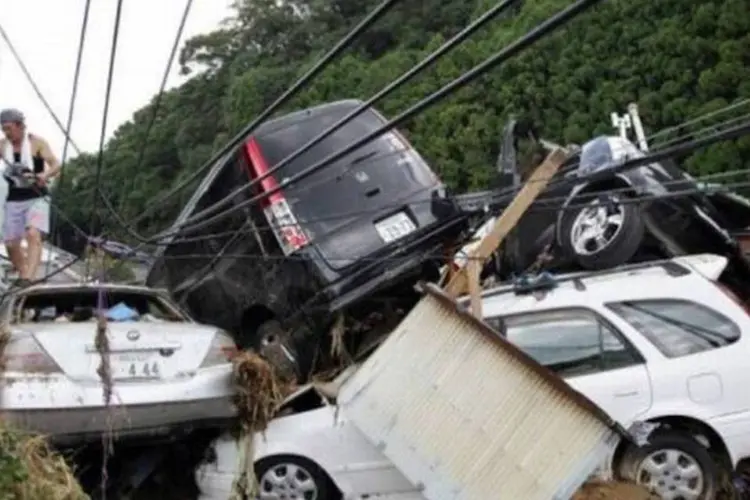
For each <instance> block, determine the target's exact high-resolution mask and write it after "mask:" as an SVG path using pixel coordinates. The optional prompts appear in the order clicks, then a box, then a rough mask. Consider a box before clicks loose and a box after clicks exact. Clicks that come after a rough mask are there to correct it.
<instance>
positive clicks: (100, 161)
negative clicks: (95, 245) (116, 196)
mask: <svg viewBox="0 0 750 500" xmlns="http://www.w3.org/2000/svg"><path fill="white" fill-rule="evenodd" d="M122 1H123V0H117V10H116V11H115V25H114V28H113V30H112V47H111V49H110V53H109V70H108V72H107V87H106V90H105V92H104V110H103V111H102V129H101V135H100V136H99V153H98V155H97V159H96V172H95V174H94V192H93V198H92V203H91V215H90V217H89V223H88V228H89V231H90V230H92V229H93V227H94V226H93V223H94V221H95V220H96V218H97V217H96V216H97V209H96V208H97V205H98V203H97V202H98V199H99V193H100V191H101V180H102V167H103V165H104V140H105V139H106V137H107V118H108V116H109V100H110V97H111V95H112V80H113V79H114V78H113V77H114V72H115V58H116V56H117V41H118V38H119V36H120V20H121V17H122Z"/></svg>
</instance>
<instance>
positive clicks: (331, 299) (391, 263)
mask: <svg viewBox="0 0 750 500" xmlns="http://www.w3.org/2000/svg"><path fill="white" fill-rule="evenodd" d="M466 222H467V216H466V215H463V214H461V215H457V216H455V217H453V218H451V219H448V220H443V221H441V222H440V223H437V224H434V225H432V226H430V227H428V228H426V230H425V231H422V232H420V233H419V234H417V235H414V236H411V237H409V238H406V239H405V240H404V241H402V242H399V243H398V244H397V246H393V247H389V248H388V249H387V250H386V251H385V252H383V253H381V254H378V255H373V256H370V257H368V258H367V259H364V260H363V263H362V264H361V265H360V266H358V267H355V268H354V269H351V270H348V272H347V273H346V274H344V275H343V276H342V277H341V278H340V279H338V280H336V281H334V282H333V283H332V284H330V285H328V286H327V287H326V288H325V294H326V296H327V297H328V310H330V311H336V310H339V309H341V308H343V307H346V306H347V305H349V304H352V303H354V302H357V301H358V300H360V299H361V298H363V297H365V296H367V295H369V294H371V293H373V292H374V291H376V290H378V289H383V288H387V287H388V286H390V285H393V284H395V283H397V282H398V281H400V280H401V279H403V278H404V277H406V276H408V275H409V274H412V273H416V272H418V271H419V270H420V266H421V264H422V263H423V262H425V261H427V260H430V259H434V258H435V256H436V254H437V253H439V252H441V251H442V249H443V246H444V245H445V244H446V243H448V241H446V235H450V234H452V233H455V234H458V233H459V232H460V231H461V230H462V229H464V228H465V225H466ZM415 284H416V283H415Z"/></svg>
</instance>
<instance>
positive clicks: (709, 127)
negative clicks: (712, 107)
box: [654, 113, 750, 147]
mask: <svg viewBox="0 0 750 500" xmlns="http://www.w3.org/2000/svg"><path fill="white" fill-rule="evenodd" d="M744 120H750V113H745V114H744V115H740V116H736V117H734V118H730V119H728V120H725V121H723V122H720V123H717V124H714V125H706V126H705V127H703V128H701V129H698V130H696V131H695V132H688V133H685V134H682V135H679V136H677V137H673V138H672V139H668V140H665V141H662V142H657V143H655V144H654V147H664V146H669V145H672V144H678V143H680V142H682V141H686V140H690V139H691V138H693V137H696V136H699V135H702V134H704V133H708V132H711V131H714V130H716V128H717V127H719V126H727V125H731V124H734V123H737V122H742V121H744Z"/></svg>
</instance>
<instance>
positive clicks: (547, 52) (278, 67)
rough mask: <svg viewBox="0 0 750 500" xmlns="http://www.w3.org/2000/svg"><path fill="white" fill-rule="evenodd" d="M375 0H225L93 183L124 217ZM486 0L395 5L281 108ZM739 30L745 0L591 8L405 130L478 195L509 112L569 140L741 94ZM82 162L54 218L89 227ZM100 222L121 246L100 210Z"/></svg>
mask: <svg viewBox="0 0 750 500" xmlns="http://www.w3.org/2000/svg"><path fill="white" fill-rule="evenodd" d="M376 3H378V2H377V1H376V0H287V1H285V2H283V3H281V2H276V1H275V0H239V1H238V2H237V4H236V7H235V11H234V16H233V17H232V18H231V19H229V20H228V21H227V23H226V24H225V25H224V26H223V27H222V28H221V29H220V30H218V31H215V32H213V33H207V34H205V35H201V36H198V37H195V38H193V39H191V40H189V41H188V42H187V43H186V44H185V45H184V47H183V50H182V53H181V60H180V63H181V65H182V70H183V71H184V72H185V73H190V74H192V75H193V76H192V78H191V79H190V80H189V81H188V82H187V83H186V84H184V85H183V86H181V87H179V88H177V89H175V90H172V91H170V92H168V93H167V94H166V95H165V96H164V98H163V100H162V104H161V107H160V110H159V113H158V116H157V119H156V122H155V125H154V127H153V129H152V130H151V132H150V135H149V137H148V141H147V143H146V144H145V149H144V140H145V134H146V131H147V129H148V123H149V121H150V120H151V115H152V113H153V105H154V103H153V102H152V103H151V104H150V105H148V106H146V107H144V108H143V109H141V110H139V111H138V112H136V113H135V115H134V116H133V119H132V120H131V121H130V122H127V123H125V124H123V125H122V126H121V127H120V128H119V129H118V130H117V132H116V134H115V135H114V138H113V139H112V140H111V141H110V142H109V143H108V145H107V149H106V151H105V155H104V176H103V177H104V190H105V192H106V193H108V194H109V196H111V198H112V200H113V203H114V205H115V207H116V208H118V210H119V211H120V213H121V214H122V215H123V217H124V218H125V219H131V218H133V217H134V216H136V215H137V214H139V213H140V212H142V211H143V210H144V209H145V208H147V207H148V205H149V202H150V200H152V199H154V197H156V196H157V195H158V194H159V193H163V192H165V191H166V190H168V188H170V187H171V186H174V185H176V184H177V183H179V182H181V181H182V180H183V179H184V178H186V177H187V176H188V175H189V174H190V173H191V172H193V171H195V169H197V168H199V167H200V166H201V165H202V164H203V163H204V162H205V161H206V160H207V159H208V158H210V156H211V154H212V152H215V151H216V150H218V148H220V147H221V146H222V145H223V144H224V143H226V142H227V140H228V139H229V138H231V137H232V136H233V135H234V134H235V133H236V132H237V131H238V130H240V128H241V127H242V126H243V125H245V124H246V123H247V122H249V121H250V120H251V119H252V118H253V117H255V116H256V115H257V114H258V113H259V112H260V111H261V110H262V109H263V108H264V107H266V106H267V105H268V104H270V103H271V102H273V100H274V99H275V98H276V97H278V96H279V95H280V94H281V93H282V92H283V91H284V89H285V88H286V87H287V86H288V85H290V84H291V83H292V82H293V81H294V80H295V79H296V78H297V77H298V76H300V75H301V74H302V73H303V72H304V71H305V70H307V69H308V68H309V67H310V66H311V65H312V64H313V62H314V61H315V60H316V59H317V58H318V57H320V56H321V55H322V54H323V53H324V52H325V51H326V50H327V49H328V48H330V47H332V46H333V45H334V43H335V42H336V41H337V40H338V39H339V38H340V37H341V36H343V35H344V34H345V33H346V32H347V31H348V30H349V29H351V28H352V27H353V26H354V25H355V24H356V23H357V22H359V20H361V19H362V18H363V17H364V16H365V15H366V14H367V12H369V10H370V9H372V8H373V7H374V5H375V4H376ZM495 3H496V2H495V1H494V0H464V1H450V2H448V1H445V0H421V1H419V2H413V1H410V0H404V1H402V2H400V4H399V6H398V7H396V8H394V9H393V10H392V11H391V12H389V13H388V14H387V15H386V16H385V17H384V18H383V19H382V20H381V21H380V22H379V23H378V24H377V25H376V26H375V27H373V28H371V29H370V30H369V31H368V32H367V33H365V34H364V35H363V36H361V37H360V38H359V39H358V41H357V42H356V43H355V44H354V45H353V46H352V47H350V48H349V49H348V50H347V51H346V53H345V54H344V55H343V56H342V57H340V58H339V59H338V60H337V62H336V63H335V64H333V65H332V66H331V67H329V68H328V69H327V70H326V71H325V72H324V73H323V74H322V75H320V77H319V78H317V79H316V80H315V82H314V83H313V84H312V85H310V86H309V87H308V88H307V89H306V90H305V91H304V92H303V93H301V94H300V95H299V96H298V97H297V98H295V99H294V101H293V102H291V103H290V104H289V105H288V106H287V107H286V110H290V109H298V108H302V107H306V106H309V105H312V104H316V103H320V102H324V101H331V100H335V99H340V98H350V97H360V98H366V97H369V96H370V95H372V94H373V93H375V92H376V91H378V90H380V89H381V88H382V87H383V86H385V85H386V84H387V83H389V82H390V81H391V80H393V79H394V78H395V77H397V76H398V75H400V74H401V73H403V72H404V71H406V70H408V69H410V68H411V67H413V65H414V64H415V63H416V62H417V61H419V60H420V59H421V58H423V57H425V56H426V55H427V54H429V53H430V52H431V51H433V50H435V49H436V48H437V47H439V46H440V45H441V44H442V43H443V42H444V41H445V40H447V39H448V38H450V37H451V36H452V35H454V34H455V33H457V32H458V31H460V30H461V29H462V28H463V27H464V26H465V25H466V24H467V23H468V22H470V21H471V20H472V19H475V18H476V17H478V16H479V15H481V14H482V13H483V12H484V11H485V10H487V9H488V8H489V7H490V6H492V5H494V4H495ZM569 3H570V0H538V1H535V2H528V1H523V0H519V1H517V2H516V4H515V5H514V7H513V8H511V9H510V10H509V11H507V12H506V13H505V14H503V15H502V16H501V17H500V18H499V19H497V20H495V21H494V22H493V23H491V24H490V25H488V26H487V27H486V28H484V29H483V30H482V31H481V32H480V33H478V34H477V35H476V36H474V37H472V39H471V40H469V41H467V42H465V43H464V44H463V45H461V46H460V47H458V48H457V49H455V50H453V51H452V52H451V53H450V54H449V55H448V56H446V57H445V58H443V59H442V60H441V61H440V62H439V63H438V64H436V65H435V66H434V67H432V68H431V69H430V70H428V71H426V72H424V73H423V74H422V76H420V77H418V78H415V79H414V80H413V81H412V82H411V83H410V84H408V85H406V86H405V87H404V88H403V89H401V90H399V91H397V92H395V93H394V94H392V96H390V97H388V98H387V99H385V100H384V101H383V102H381V103H379V104H378V107H379V108H380V109H381V110H382V111H383V112H384V113H385V114H386V115H390V116H393V115H394V114H396V113H398V112H400V111H403V110H405V109H406V108H408V107H409V106H410V105H412V104H414V103H415V102H417V101H418V100H419V99H421V98H423V97H424V96H426V95H428V94H430V93H431V92H433V91H435V90H436V89H438V88H439V87H440V86H441V85H443V84H445V83H447V82H448V81H450V80H452V79H453V78H455V77H457V76H459V75H460V74H462V73H463V72H465V71H466V70H468V69H469V68H471V67H472V66H474V65H476V64H477V63H479V62H481V61H483V60H484V59H485V58H486V57H488V56H489V55H491V54H493V53H494V52H496V51H498V50H499V49H501V48H502V47H503V46H505V45H507V44H508V43H510V42H511V41H513V40H515V39H516V38H518V37H519V36H521V35H522V34H523V33H524V32H525V31H527V30H528V29H529V28H531V27H533V26H534V25H535V24H536V23H538V22H539V21H540V20H542V19H544V18H546V17H548V16H549V15H551V14H553V13H554V12H556V11H558V10H560V9H562V8H563V7H565V6H566V5H567V4H569ZM748 26H750V0H706V1H703V2H689V1H686V0H660V1H658V2H655V1H652V0H609V1H606V2H602V3H601V4H600V5H599V6H598V7H596V8H594V9H591V10H590V11H589V12H588V13H586V14H584V15H582V16H580V17H579V18H577V19H576V20H575V21H574V22H572V23H570V24H569V25H568V26H567V27H565V28H564V29H562V30H560V31H559V32H558V33H557V34H556V35H555V36H552V37H549V38H547V39H545V40H544V41H543V42H541V43H539V44H537V45H535V46H533V47H532V48H531V49H529V50H527V51H525V52H524V53H523V54H522V55H520V56H519V57H516V58H514V59H511V60H509V61H508V62H506V63H505V64H502V65H500V66H499V67H497V68H495V69H493V70H492V71H491V72H490V73H488V74H487V75H486V76H485V77H483V78H481V79H480V80H478V81H476V82H475V83H474V84H472V85H470V86H469V87H466V88H465V89H463V90H462V91H460V92H458V93H456V94H454V95H453V96H451V97H450V98H448V99H446V100H443V101H442V102H441V103H440V104H438V105H436V106H434V107H432V108H431V109H430V110H428V111H427V112H425V113H423V114H421V115H420V116H419V117H418V118H416V119H414V120H413V121H412V122H411V123H409V124H407V125H406V126H405V127H404V130H405V132H406V133H407V135H408V136H409V138H410V139H411V140H412V142H413V143H414V145H415V146H416V147H417V148H418V149H419V150H420V151H421V153H422V154H423V155H424V156H425V157H426V158H427V159H428V160H429V161H430V162H431V164H432V165H433V167H434V168H435V170H436V171H437V172H438V173H439V174H440V175H441V176H442V177H443V179H444V180H445V181H447V182H448V183H449V184H450V185H452V186H453V187H454V188H456V189H457V190H459V191H460V190H467V189H473V188H480V187H486V185H487V184H488V183H489V182H490V180H491V178H492V168H493V163H494V158H495V155H496V154H497V150H498V139H499V132H500V130H501V128H502V125H503V123H504V121H505V119H506V118H507V117H508V116H509V115H510V114H511V113H513V114H515V115H517V116H523V117H527V118H529V119H530V120H533V122H534V123H535V125H536V126H538V127H539V128H540V129H541V130H542V131H543V133H544V135H545V136H546V137H548V138H550V139H553V140H555V141H557V142H581V141H583V140H585V139H586V138H587V137H589V136H590V135H591V134H594V133H609V132H611V131H612V128H611V124H610V119H609V115H610V113H611V112H612V111H618V112H624V110H625V108H626V106H627V104H628V103H629V102H631V101H635V102H637V103H638V104H639V106H640V110H641V114H642V116H643V119H644V123H645V125H646V128H647V132H654V131H656V130H659V129H662V128H664V127H668V126H673V125H676V124H680V123H682V122H684V121H686V120H688V119H690V118H692V117H695V116H699V115H701V114H704V113H707V112H709V111H712V110H716V109H720V108H722V107H724V106H726V105H727V104H728V103H731V102H734V101H736V100H738V99H740V98H743V97H750V30H748ZM745 112H747V109H745ZM663 139H664V138H663ZM748 160H750V138H744V139H741V140H738V141H734V142H731V143H725V144H721V145H718V146H715V147H713V148H710V149H709V150H706V151H704V152H701V153H698V154H695V155H693V156H692V157H691V158H689V159H688V161H687V162H686V165H687V166H688V168H689V169H690V170H691V171H692V172H693V173H698V174H706V173H712V172H721V171H725V170H730V169H737V168H741V166H742V165H743V164H747V162H748ZM95 164H96V157H95V156H93V155H82V156H80V157H78V158H76V159H74V160H73V161H71V162H70V163H69V165H68V166H67V169H66V174H65V181H64V185H63V186H62V188H61V189H60V190H59V192H58V194H57V202H58V203H59V204H60V205H61V206H62V208H63V210H64V211H65V213H66V214H68V216H70V217H71V218H72V219H73V220H74V221H75V222H76V223H77V224H79V225H80V226H82V227H84V228H85V229H93V228H89V227H87V224H88V222H89V221H90V217H89V212H90V209H91V206H92V203H93V201H94V200H93V197H92V195H93V193H92V189H93V186H94V171H95ZM195 186H196V184H193V185H192V186H191V188H190V189H188V190H186V191H184V192H183V193H182V194H181V196H177V197H174V198H173V199H172V200H171V202H170V203H168V204H167V205H165V206H163V207H159V209H157V210H154V211H153V212H152V214H151V215H150V216H149V217H147V218H145V219H144V220H143V221H141V222H140V223H139V224H138V225H137V228H136V229H137V231H138V232H140V233H141V234H146V235H148V234H153V233H154V232H156V231H157V230H160V229H164V228H166V227H167V226H168V225H169V224H170V223H171V222H172V221H173V219H174V217H175V216H176V214H177V212H178V211H179V208H180V206H181V203H183V202H184V201H185V200H186V199H187V197H188V196H189V195H190V193H191V191H192V189H194V188H195ZM89 200H91V201H89ZM99 205H100V204H99ZM102 225H103V227H104V228H106V229H108V230H109V231H110V232H111V233H112V234H114V235H116V237H119V238H122V239H125V240H129V241H134V239H133V238H132V237H131V235H129V234H128V233H126V232H124V231H123V230H122V229H118V228H119V226H118V224H117V223H116V222H115V220H114V219H113V218H112V217H111V216H109V215H107V213H106V212H105V211H102Z"/></svg>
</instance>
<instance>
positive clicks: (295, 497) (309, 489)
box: [255, 456, 341, 500]
mask: <svg viewBox="0 0 750 500" xmlns="http://www.w3.org/2000/svg"><path fill="white" fill-rule="evenodd" d="M255 477H256V478H257V480H258V485H257V486H258V495H257V497H256V498H257V499H258V500H282V499H285V500H337V499H340V498H341V494H340V493H339V491H338V489H337V488H336V486H335V485H334V484H333V481H331V479H330V478H329V477H328V474H326V473H325V471H324V470H323V469H321V468H320V467H318V465H316V464H315V463H314V462H312V461H311V460H307V459H306V458H302V457H296V456H276V457H269V458H264V459H263V460H259V461H258V462H256V463H255Z"/></svg>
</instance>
